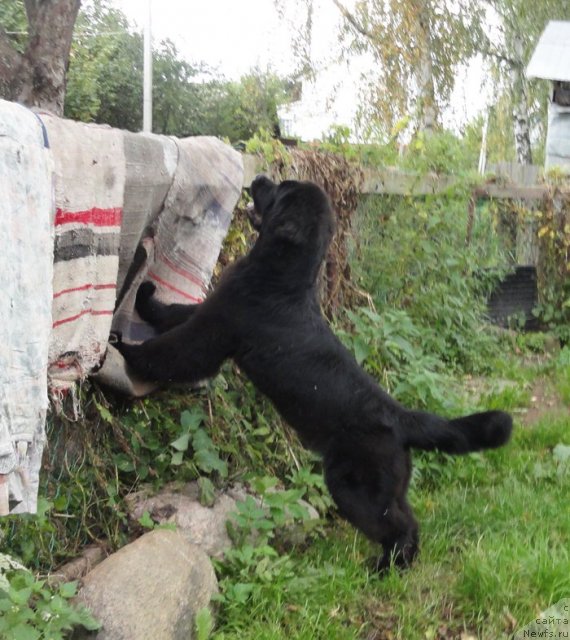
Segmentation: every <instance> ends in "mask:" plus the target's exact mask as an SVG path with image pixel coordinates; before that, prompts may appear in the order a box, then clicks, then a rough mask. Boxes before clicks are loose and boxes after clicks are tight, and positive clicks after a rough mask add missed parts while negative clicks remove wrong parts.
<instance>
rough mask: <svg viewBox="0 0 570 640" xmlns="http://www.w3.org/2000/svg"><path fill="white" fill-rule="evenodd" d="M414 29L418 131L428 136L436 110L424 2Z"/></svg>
mask: <svg viewBox="0 0 570 640" xmlns="http://www.w3.org/2000/svg"><path fill="white" fill-rule="evenodd" d="M416 29H417V38H418V45H419V47H420V52H419V55H420V59H419V65H418V71H417V76H416V77H417V81H418V86H419V96H418V102H419V113H418V116H419V129H420V131H423V132H424V133H426V134H428V135H430V134H432V133H433V132H434V130H435V128H436V126H437V119H438V109H437V103H436V100H435V84H434V77H433V62H432V46H431V32H430V19H429V9H428V7H427V6H426V3H425V2H421V3H420V4H419V5H418V6H417V27H416Z"/></svg>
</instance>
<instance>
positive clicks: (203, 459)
mask: <svg viewBox="0 0 570 640" xmlns="http://www.w3.org/2000/svg"><path fill="white" fill-rule="evenodd" d="M194 462H195V463H196V465H197V466H198V467H199V468H200V469H201V470H202V471H205V472H206V473H211V472H212V471H217V472H218V473H219V474H220V475H221V476H222V478H225V477H226V476H227V475H228V465H227V464H226V463H225V462H224V461H223V460H221V459H220V457H219V456H218V454H217V452H216V451H210V450H205V449H202V450H200V451H197V452H196V453H195V454H194Z"/></svg>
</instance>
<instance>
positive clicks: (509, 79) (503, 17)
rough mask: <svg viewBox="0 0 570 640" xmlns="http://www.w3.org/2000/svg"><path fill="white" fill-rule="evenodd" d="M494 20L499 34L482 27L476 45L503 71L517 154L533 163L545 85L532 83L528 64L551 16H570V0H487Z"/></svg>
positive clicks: (501, 76) (566, 17)
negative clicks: (535, 127)
mask: <svg viewBox="0 0 570 640" xmlns="http://www.w3.org/2000/svg"><path fill="white" fill-rule="evenodd" d="M486 5H487V7H489V8H490V9H491V14H490V16H489V18H490V20H491V21H494V20H495V18H496V21H498V26H497V29H496V30H495V31H496V35H495V37H490V36H489V35H488V33H489V32H488V31H487V32H486V31H482V32H481V34H480V40H479V41H478V42H476V43H475V47H476V48H477V49H478V50H479V51H480V52H481V53H483V54H484V55H485V56H486V57H487V58H488V59H490V60H491V61H492V62H493V63H494V64H495V66H496V68H497V69H498V71H499V80H500V84H502V85H503V86H504V87H506V90H507V91H508V94H509V96H510V103H511V118H512V128H513V140H514V147H515V157H516V159H517V162H519V163H520V164H532V160H533V158H532V146H531V130H532V127H533V124H534V123H535V121H536V120H537V116H538V114H540V115H541V116H542V118H543V119H544V106H545V104H546V92H545V91H544V85H543V84H542V85H541V84H540V83H529V82H528V80H527V78H526V75H525V68H526V65H527V64H528V61H529V60H530V56H531V55H532V52H533V50H534V47H535V46H536V43H537V42H538V38H539V37H540V34H541V33H542V31H543V29H544V27H545V26H546V24H547V23H548V21H549V20H570V3H569V2H568V0H540V2H529V0H487V1H486ZM541 88H542V89H543V90H542V91H541V90H540V89H541Z"/></svg>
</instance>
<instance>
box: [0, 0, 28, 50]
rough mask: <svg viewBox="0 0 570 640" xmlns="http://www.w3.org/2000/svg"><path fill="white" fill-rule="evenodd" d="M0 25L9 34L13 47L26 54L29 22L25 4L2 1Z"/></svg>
mask: <svg viewBox="0 0 570 640" xmlns="http://www.w3.org/2000/svg"><path fill="white" fill-rule="evenodd" d="M0 25H1V26H2V27H3V28H4V30H5V31H7V32H8V38H9V40H10V42H11V43H12V46H13V47H14V48H15V49H17V50H18V51H19V52H20V53H24V51H25V49H26V43H27V41H28V37H27V35H26V31H27V27H28V21H27V19H26V10H25V8H24V3H23V2H14V0H0Z"/></svg>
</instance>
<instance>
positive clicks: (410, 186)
mask: <svg viewBox="0 0 570 640" xmlns="http://www.w3.org/2000/svg"><path fill="white" fill-rule="evenodd" d="M243 163H244V180H243V186H244V188H249V186H250V185H251V182H252V180H253V179H254V178H255V176H256V175H257V174H259V173H266V174H267V175H269V176H271V177H273V178H275V177H276V176H275V175H273V174H272V172H271V171H268V170H267V168H266V163H265V162H264V161H263V160H262V159H261V158H259V157H258V156H255V155H251V154H243ZM509 167H510V168H509ZM500 168H501V169H502V170H503V171H504V170H505V168H507V172H510V173H512V175H517V176H518V177H519V178H520V180H521V183H520V184H519V183H512V182H511V181H504V180H502V181H501V180H500V179H499V180H498V181H497V182H488V183H487V184H484V185H482V186H480V187H477V188H475V189H474V194H475V196H476V197H478V198H497V199H507V200H541V199H542V198H543V197H544V196H545V194H546V193H547V192H548V185H544V184H539V183H537V182H536V180H537V177H538V169H537V167H534V166H531V167H529V168H524V167H522V168H521V167H520V165H514V164H510V163H504V164H502V165H500ZM362 171H363V174H364V180H363V184H362V188H361V193H365V194H387V195H390V194H391V195H400V196H426V195H434V194H437V193H442V192H444V191H446V190H447V189H449V188H450V187H453V185H454V184H455V183H456V181H457V179H456V178H455V177H454V176H449V175H439V174H435V173H428V174H425V175H419V174H416V173H411V172H406V171H402V170H401V169H396V168H394V167H386V168H383V169H376V168H370V167H363V169H362ZM285 177H286V178H294V176H293V175H286V176H285Z"/></svg>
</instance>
